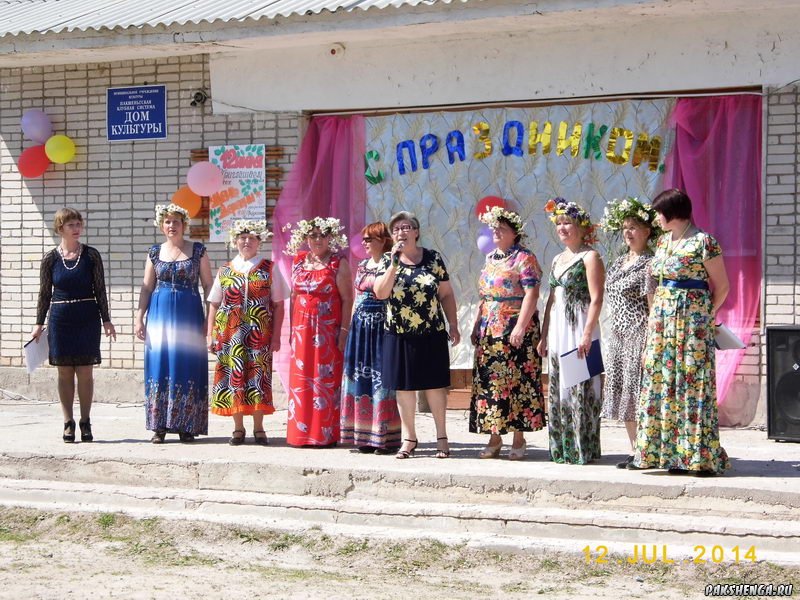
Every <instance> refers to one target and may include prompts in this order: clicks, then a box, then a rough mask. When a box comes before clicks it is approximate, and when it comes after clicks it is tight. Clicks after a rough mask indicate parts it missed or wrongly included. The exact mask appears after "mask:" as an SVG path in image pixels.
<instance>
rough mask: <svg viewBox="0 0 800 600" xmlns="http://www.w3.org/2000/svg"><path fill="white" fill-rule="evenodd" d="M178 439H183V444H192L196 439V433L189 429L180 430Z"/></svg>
mask: <svg viewBox="0 0 800 600" xmlns="http://www.w3.org/2000/svg"><path fill="white" fill-rule="evenodd" d="M178 439H179V440H180V441H181V444H191V443H192V442H193V441H194V434H193V433H189V432H188V431H179V432H178Z"/></svg>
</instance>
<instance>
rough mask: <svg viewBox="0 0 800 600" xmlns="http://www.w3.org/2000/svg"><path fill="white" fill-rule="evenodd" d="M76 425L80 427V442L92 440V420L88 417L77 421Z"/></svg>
mask: <svg viewBox="0 0 800 600" xmlns="http://www.w3.org/2000/svg"><path fill="white" fill-rule="evenodd" d="M78 427H80V428H81V441H82V442H91V441H94V436H93V435H92V422H91V421H90V420H89V419H86V420H85V421H78Z"/></svg>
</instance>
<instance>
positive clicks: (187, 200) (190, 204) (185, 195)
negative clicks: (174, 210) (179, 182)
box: [172, 185, 203, 218]
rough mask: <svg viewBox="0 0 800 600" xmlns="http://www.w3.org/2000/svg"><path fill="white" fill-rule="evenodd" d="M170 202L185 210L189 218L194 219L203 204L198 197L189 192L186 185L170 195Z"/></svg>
mask: <svg viewBox="0 0 800 600" xmlns="http://www.w3.org/2000/svg"><path fill="white" fill-rule="evenodd" d="M172 201H173V202H174V203H175V204H177V205H178V206H180V207H181V208H185V209H186V210H187V211H188V212H189V218H194V217H196V216H197V214H198V213H199V212H200V208H201V207H202V204H203V201H202V199H201V198H200V196H198V195H197V194H195V193H194V192H193V191H192V190H190V189H189V186H188V185H184V186H183V187H181V188H180V189H179V190H178V191H177V192H175V193H174V194H173V195H172Z"/></svg>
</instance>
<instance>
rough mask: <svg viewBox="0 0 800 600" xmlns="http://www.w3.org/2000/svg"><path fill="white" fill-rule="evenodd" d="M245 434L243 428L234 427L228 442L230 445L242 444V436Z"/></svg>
mask: <svg viewBox="0 0 800 600" xmlns="http://www.w3.org/2000/svg"><path fill="white" fill-rule="evenodd" d="M237 433H241V434H242V435H236V434H237ZM246 435H247V432H246V431H245V430H244V429H234V430H233V434H232V435H231V439H229V440H228V444H230V445H231V446H241V445H242V444H244V438H245V436H246ZM253 435H255V431H254V432H253Z"/></svg>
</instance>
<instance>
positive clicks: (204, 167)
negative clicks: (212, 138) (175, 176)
mask: <svg viewBox="0 0 800 600" xmlns="http://www.w3.org/2000/svg"><path fill="white" fill-rule="evenodd" d="M186 182H187V183H188V184H189V189H191V190H192V191H193V192H194V193H195V194H197V195H198V196H211V195H212V194H214V193H215V192H218V191H219V189H220V188H221V187H222V170H221V169H220V168H219V167H218V166H217V165H212V164H211V163H210V162H208V161H203V162H199V163H195V164H194V165H192V168H190V169H189V172H188V173H186Z"/></svg>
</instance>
